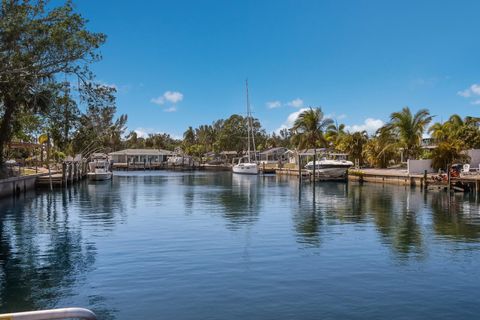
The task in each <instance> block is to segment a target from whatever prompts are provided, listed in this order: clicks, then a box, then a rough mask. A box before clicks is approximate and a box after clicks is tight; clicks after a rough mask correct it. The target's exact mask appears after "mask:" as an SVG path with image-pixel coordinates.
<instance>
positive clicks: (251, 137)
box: [232, 81, 258, 174]
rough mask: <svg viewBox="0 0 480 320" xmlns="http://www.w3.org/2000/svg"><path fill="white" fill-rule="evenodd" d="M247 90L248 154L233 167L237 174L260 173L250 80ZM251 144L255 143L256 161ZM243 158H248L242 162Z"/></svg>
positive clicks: (246, 83)
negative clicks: (249, 91) (251, 110)
mask: <svg viewBox="0 0 480 320" xmlns="http://www.w3.org/2000/svg"><path fill="white" fill-rule="evenodd" d="M245 86H246V89H247V90H246V91H247V134H248V137H247V144H248V145H247V149H248V151H247V155H246V157H245V159H242V158H240V159H239V160H238V163H237V164H236V165H234V166H233V167H232V171H233V173H237V174H258V164H257V162H256V161H255V160H256V157H257V152H256V150H255V132H254V130H253V123H252V122H253V121H252V115H251V112H250V100H249V98H248V81H246V82H245ZM250 144H252V145H253V156H254V161H252V159H251V152H250ZM242 160H246V161H245V162H242Z"/></svg>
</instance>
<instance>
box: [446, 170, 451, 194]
mask: <svg viewBox="0 0 480 320" xmlns="http://www.w3.org/2000/svg"><path fill="white" fill-rule="evenodd" d="M450 168H451V166H450V165H448V166H447V182H448V186H447V191H448V194H449V195H450V185H451V177H450Z"/></svg>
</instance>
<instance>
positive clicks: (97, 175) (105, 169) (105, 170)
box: [87, 157, 113, 181]
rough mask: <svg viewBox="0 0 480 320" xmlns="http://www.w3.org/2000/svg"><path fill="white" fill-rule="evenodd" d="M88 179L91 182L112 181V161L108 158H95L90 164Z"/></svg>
mask: <svg viewBox="0 0 480 320" xmlns="http://www.w3.org/2000/svg"><path fill="white" fill-rule="evenodd" d="M88 169H89V172H87V178H88V180H90V181H105V180H110V179H112V176H113V173H112V172H111V171H110V161H109V160H108V158H107V157H102V158H95V159H93V160H92V161H91V162H89V163H88Z"/></svg>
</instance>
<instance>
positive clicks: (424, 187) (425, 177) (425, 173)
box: [423, 170, 427, 190]
mask: <svg viewBox="0 0 480 320" xmlns="http://www.w3.org/2000/svg"><path fill="white" fill-rule="evenodd" d="M423 189H424V190H427V170H425V171H423Z"/></svg>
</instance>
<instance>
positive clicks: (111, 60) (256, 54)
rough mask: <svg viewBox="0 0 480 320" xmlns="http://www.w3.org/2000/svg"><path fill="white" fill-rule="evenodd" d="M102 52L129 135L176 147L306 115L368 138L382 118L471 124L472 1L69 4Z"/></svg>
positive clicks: (477, 47) (475, 31)
mask: <svg viewBox="0 0 480 320" xmlns="http://www.w3.org/2000/svg"><path fill="white" fill-rule="evenodd" d="M76 6H77V9H78V10H79V11H80V12H81V13H82V14H83V15H84V16H85V17H86V18H87V19H89V20H90V22H89V28H90V29H91V30H94V31H100V32H104V33H106V34H107V35H108V41H107V43H106V45H105V46H104V47H102V49H101V53H102V54H103V60H102V61H101V62H99V63H97V64H96V65H95V66H94V70H95V72H96V73H97V78H98V80H99V81H102V82H104V83H107V84H111V85H115V86H116V87H117V88H118V91H119V92H118V110H119V112H120V113H127V114H128V116H129V120H128V127H129V130H137V131H138V132H140V133H145V132H167V133H171V134H173V135H175V136H181V135H182V133H183V131H184V130H185V129H186V128H187V127H188V126H194V127H195V126H198V125H200V124H209V123H211V122H212V121H214V120H216V119H219V118H226V117H228V116H229V115H231V114H233V113H241V114H244V113H245V88H244V86H245V84H244V81H245V79H246V78H247V77H248V79H249V84H250V93H251V103H252V108H253V112H254V115H255V116H256V117H258V118H259V119H260V120H261V122H262V124H263V125H264V127H265V128H266V129H267V131H268V132H272V131H274V130H277V129H278V128H281V127H282V126H288V125H289V122H291V121H292V120H293V119H294V118H295V115H296V114H298V112H299V111H300V110H301V109H302V108H303V107H306V106H321V107H322V109H323V110H324V112H325V113H326V114H328V115H330V116H332V117H336V118H337V119H338V121H339V122H344V123H346V124H347V125H348V126H349V129H350V130H358V129H368V130H370V131H372V130H374V129H375V128H376V127H378V126H379V125H381V124H382V122H385V121H388V116H389V114H390V113H391V112H393V111H396V110H399V109H401V108H402V107H404V106H409V107H410V108H412V109H413V110H417V109H419V108H428V109H430V111H431V113H432V114H434V115H436V116H437V119H438V120H442V119H443V120H445V119H446V118H447V117H448V115H450V114H451V113H459V114H461V115H462V116H465V115H477V116H478V115H479V112H478V111H479V110H480V85H479V86H477V84H479V83H480V41H479V40H480V34H479V30H480V19H478V17H479V12H480V1H476V0H471V1H468V0H465V1H447V0H446V1H427V0H425V1H383V0H382V1H380V0H368V1H367V0H365V1H362V0H351V1H347V0H336V1H333V0H332V1H321V0H316V1H313V0H312V1H281V0H277V1H273V0H271V1H258V0H257V1H209V0H205V1H193V0H192V1H182V0H177V1H142V0H138V1H107V0H102V1H92V0H77V1H76Z"/></svg>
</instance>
